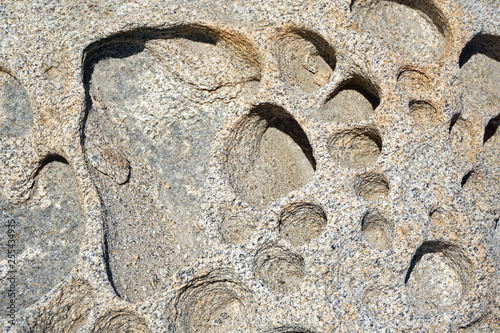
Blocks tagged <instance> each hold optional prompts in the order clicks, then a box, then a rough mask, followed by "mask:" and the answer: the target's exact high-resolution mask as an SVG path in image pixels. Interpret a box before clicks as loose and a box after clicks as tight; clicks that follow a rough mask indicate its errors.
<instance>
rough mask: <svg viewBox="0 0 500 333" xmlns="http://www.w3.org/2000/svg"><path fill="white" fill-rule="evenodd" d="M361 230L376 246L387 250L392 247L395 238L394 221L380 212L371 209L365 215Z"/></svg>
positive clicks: (371, 243) (369, 241)
mask: <svg viewBox="0 0 500 333" xmlns="http://www.w3.org/2000/svg"><path fill="white" fill-rule="evenodd" d="M361 232H362V233H363V236H364V237H365V239H366V240H367V241H368V243H370V245H372V246H373V247H374V248H376V249H379V250H382V251H383V250H387V249H388V248H390V247H391V245H392V240H393V238H394V223H393V222H392V221H390V220H388V219H387V218H385V217H384V216H383V215H382V214H381V213H380V212H377V211H370V212H368V213H366V214H365V216H363V220H362V221H361Z"/></svg>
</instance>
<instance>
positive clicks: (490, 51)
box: [459, 34, 500, 116]
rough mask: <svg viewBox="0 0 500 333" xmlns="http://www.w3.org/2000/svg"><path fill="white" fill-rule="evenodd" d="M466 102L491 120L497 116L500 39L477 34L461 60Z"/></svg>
mask: <svg viewBox="0 0 500 333" xmlns="http://www.w3.org/2000/svg"><path fill="white" fill-rule="evenodd" d="M459 65H460V67H461V73H460V74H461V79H462V82H463V84H464V86H465V88H466V89H464V95H465V97H466V98H465V102H466V103H467V104H468V107H469V108H470V109H472V110H478V111H482V112H484V113H485V114H486V115H488V116H493V115H495V114H498V108H499V106H500V95H499V94H498V85H499V83H500V36H493V35H485V34H478V35H475V36H474V37H473V38H472V39H471V40H470V41H469V42H468V43H467V44H466V45H465V47H464V49H463V50H462V53H461V54H460V58H459Z"/></svg>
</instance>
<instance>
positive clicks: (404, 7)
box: [351, 0, 448, 61]
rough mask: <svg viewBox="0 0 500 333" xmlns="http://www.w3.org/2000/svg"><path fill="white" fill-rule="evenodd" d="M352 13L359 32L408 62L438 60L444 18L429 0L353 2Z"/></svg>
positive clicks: (445, 31)
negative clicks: (376, 38)
mask: <svg viewBox="0 0 500 333" xmlns="http://www.w3.org/2000/svg"><path fill="white" fill-rule="evenodd" d="M351 8H352V11H353V13H354V17H355V20H356V21H357V22H358V24H359V25H360V26H361V28H362V29H363V30H367V31H370V32H371V33H373V34H374V35H377V36H379V37H381V38H382V39H383V40H384V41H385V42H386V43H387V45H388V47H389V48H390V49H391V50H392V51H394V52H398V53H400V54H402V55H404V56H407V57H408V58H411V59H418V60H423V61H430V60H435V59H439V58H440V57H441V55H442V53H443V50H444V48H445V45H446V38H447V35H448V29H447V26H448V25H447V23H446V20H445V18H444V15H443V14H442V13H441V11H440V10H439V9H438V8H437V7H436V5H435V4H434V2H433V1H430V0H419V1H412V0H391V1H379V0H370V1H355V2H353V4H352V6H351Z"/></svg>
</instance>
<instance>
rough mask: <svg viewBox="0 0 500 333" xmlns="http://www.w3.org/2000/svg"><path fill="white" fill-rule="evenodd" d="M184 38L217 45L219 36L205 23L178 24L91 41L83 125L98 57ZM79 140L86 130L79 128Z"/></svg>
mask: <svg viewBox="0 0 500 333" xmlns="http://www.w3.org/2000/svg"><path fill="white" fill-rule="evenodd" d="M173 38H183V39H188V40H191V41H193V42H200V43H206V44H211V45H216V44H217V42H218V41H219V40H220V38H219V36H218V35H217V34H216V33H215V32H214V31H212V30H211V29H209V28H207V27H204V26H181V27H173V28H169V29H155V28H141V29H136V30H132V31H127V32H121V33H118V34H115V35H112V36H109V37H107V38H104V39H102V40H99V41H97V42H95V43H92V44H90V45H89V46H88V47H87V48H86V49H85V50H84V52H83V85H84V89H85V105H86V112H85V114H84V117H83V119H82V124H83V126H82V127H83V128H84V127H85V124H86V120H87V118H88V113H89V111H90V110H91V109H92V98H91V96H90V85H91V80H92V74H93V73H94V67H95V65H96V64H97V63H99V62H100V61H101V60H104V59H108V58H116V59H124V58H127V57H130V56H133V55H136V54H139V53H141V52H143V51H144V49H145V47H146V43H147V42H148V41H151V40H154V39H173ZM81 141H82V143H83V142H84V141H85V131H84V130H83V131H82V139H81Z"/></svg>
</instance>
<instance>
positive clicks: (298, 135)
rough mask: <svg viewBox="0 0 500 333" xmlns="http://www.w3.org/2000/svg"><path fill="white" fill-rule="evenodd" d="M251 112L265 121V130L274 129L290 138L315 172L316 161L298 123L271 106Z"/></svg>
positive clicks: (282, 110)
mask: <svg viewBox="0 0 500 333" xmlns="http://www.w3.org/2000/svg"><path fill="white" fill-rule="evenodd" d="M252 112H253V113H255V114H256V115H258V116H259V117H260V118H261V119H264V120H266V121H267V124H268V125H267V128H269V127H272V128H276V129H277V130H279V131H280V132H282V133H284V134H286V135H288V136H289V137H291V138H292V139H293V141H294V142H295V143H296V144H297V145H298V146H299V147H300V149H301V150H302V152H303V153H304V155H305V156H306V157H307V159H308V160H309V163H311V166H312V168H313V169H314V170H316V160H315V159H314V156H313V149H312V147H311V144H310V143H309V139H308V138H307V135H306V133H305V132H304V130H303V129H302V127H300V125H299V123H298V122H297V121H296V120H295V119H294V118H293V116H292V115H291V114H290V113H288V112H287V111H285V109H283V108H281V107H278V106H275V105H272V104H261V105H258V106H257V107H255V109H254V110H253V111H252Z"/></svg>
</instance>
